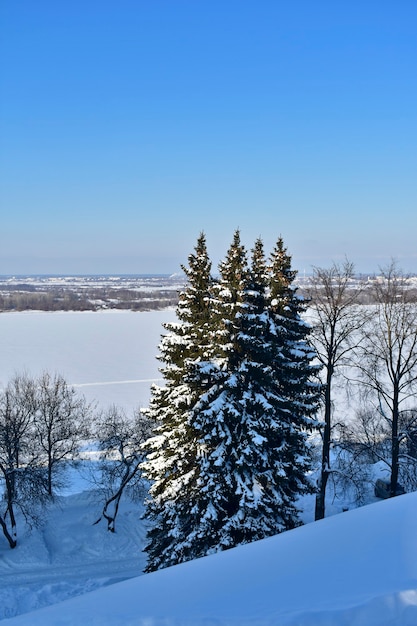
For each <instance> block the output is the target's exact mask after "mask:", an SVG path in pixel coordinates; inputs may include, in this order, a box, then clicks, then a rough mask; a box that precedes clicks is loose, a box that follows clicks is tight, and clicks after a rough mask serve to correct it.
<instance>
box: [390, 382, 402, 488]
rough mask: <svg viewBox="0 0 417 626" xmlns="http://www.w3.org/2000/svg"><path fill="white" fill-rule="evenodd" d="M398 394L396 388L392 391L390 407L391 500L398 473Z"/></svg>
mask: <svg viewBox="0 0 417 626" xmlns="http://www.w3.org/2000/svg"><path fill="white" fill-rule="evenodd" d="M399 412H400V411H399V392H398V389H397V387H395V389H394V398H393V407H392V431H391V485H390V497H391V498H393V497H394V496H395V494H396V491H397V483H398V472H399V456H400V444H399V440H398V418H399Z"/></svg>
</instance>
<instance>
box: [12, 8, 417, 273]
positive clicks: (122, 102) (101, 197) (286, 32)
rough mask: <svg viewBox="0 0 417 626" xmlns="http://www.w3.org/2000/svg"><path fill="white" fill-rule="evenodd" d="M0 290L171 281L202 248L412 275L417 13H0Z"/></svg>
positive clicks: (215, 254) (306, 266) (415, 259)
mask: <svg viewBox="0 0 417 626" xmlns="http://www.w3.org/2000/svg"><path fill="white" fill-rule="evenodd" d="M0 62H1V68H0V70H1V71H0V89H1V93H0V185H1V191H0V194H1V195H0V202H1V225H0V274H8V273H39V272H40V273H100V272H103V273H122V272H123V273H146V272H162V273H165V272H175V271H178V269H179V265H180V263H182V262H185V261H186V259H187V256H188V254H189V253H190V252H191V251H192V249H193V247H194V244H195V241H196V239H197V236H198V234H199V232H200V231H201V230H204V231H205V232H206V235H207V241H208V247H209V252H210V255H211V257H212V259H213V262H214V263H215V264H216V263H217V262H218V260H219V259H220V258H221V257H223V256H224V254H225V252H226V249H227V247H228V245H229V243H230V242H231V240H232V236H233V231H234V230H235V228H236V227H239V228H240V229H241V234H242V239H243V241H244V242H245V243H246V245H247V246H248V248H250V247H251V246H252V244H253V242H254V240H255V239H256V238H257V237H258V236H259V235H260V236H262V237H263V239H264V242H265V246H266V248H267V250H270V249H271V247H272V246H273V244H274V242H275V240H276V239H277V237H278V236H279V235H280V234H281V235H282V236H283V238H284V241H285V243H286V245H287V247H288V250H289V252H290V253H291V254H292V256H293V264H294V267H295V268H296V269H298V270H299V271H300V272H303V271H306V272H308V271H310V270H311V265H322V266H327V265H328V264H330V263H331V262H332V261H333V260H335V261H338V260H342V259H343V258H344V257H345V256H348V258H349V259H350V260H352V261H353V262H355V264H356V267H357V269H358V270H359V271H375V270H377V269H378V266H380V265H384V264H385V263H386V262H388V261H389V260H390V258H391V257H395V258H397V259H398V260H399V263H400V265H401V266H402V267H403V269H404V270H406V271H413V272H417V2H416V1H415V0H397V1H394V0H390V1H386V0H375V1H368V0H349V1H347V0H346V1H340V2H338V1H335V0H329V1H323V0H314V1H313V0H291V1H284V0H252V1H247V0H188V1H186V0H146V1H145V0H36V1H34V0H3V1H2V2H1V4H0Z"/></svg>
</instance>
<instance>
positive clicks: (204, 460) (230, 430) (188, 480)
mask: <svg viewBox="0 0 417 626" xmlns="http://www.w3.org/2000/svg"><path fill="white" fill-rule="evenodd" d="M189 262H190V266H189V268H188V269H185V268H184V269H185V271H186V273H187V276H188V279H189V285H188V287H187V288H186V290H185V291H184V292H183V293H182V294H181V296H180V300H179V305H178V318H179V323H178V325H169V326H168V327H167V329H168V330H169V331H170V333H169V334H168V335H167V336H166V337H164V339H163V341H162V344H161V357H160V358H161V360H162V361H163V363H164V367H163V369H162V370H161V371H162V372H163V374H164V377H165V380H166V385H165V387H162V388H157V387H155V388H154V390H153V397H152V402H151V406H150V413H151V414H152V416H153V417H155V418H156V419H158V420H159V423H160V427H159V429H158V433H157V436H156V437H155V438H153V439H152V440H151V441H150V442H149V443H148V460H147V462H146V463H145V464H144V466H143V470H144V472H145V473H146V475H147V477H148V478H149V479H150V480H152V481H153V486H152V488H151V492H150V495H151V499H150V501H149V503H148V509H147V515H148V517H149V518H150V519H151V520H152V522H153V527H152V529H151V531H150V533H149V543H148V546H147V551H148V555H149V562H148V567H147V570H148V571H152V570H155V569H159V568H160V567H166V566H168V565H173V564H176V563H179V562H182V561H187V560H190V559H193V558H197V557H199V556H203V555H206V554H209V553H211V552H216V551H218V550H222V549H227V548H230V547H233V546H236V545H239V544H242V543H247V542H250V541H253V540H255V539H261V538H262V537H265V536H269V535H272V534H275V533H278V532H280V531H282V530H287V529H289V528H292V527H294V526H297V525H298V524H299V520H298V511H297V509H296V507H295V504H294V501H295V499H296V498H297V496H299V495H300V494H303V493H306V492H308V491H309V490H311V487H310V485H309V482H308V480H307V478H306V473H307V471H308V469H309V468H310V462H309V451H308V446H307V441H306V436H307V431H308V430H311V429H312V428H313V427H314V426H315V421H314V419H313V415H314V413H315V411H316V409H317V403H318V392H319V389H318V386H317V385H316V384H315V383H313V382H312V376H313V374H314V371H315V368H314V367H313V366H312V365H311V360H312V359H313V357H314V352H313V351H312V349H311V347H310V346H309V344H308V343H307V341H306V338H307V335H308V327H307V326H306V324H305V323H304V322H303V321H302V320H301V318H300V312H301V311H302V310H303V305H302V302H301V300H300V299H299V298H298V297H297V295H296V293H295V291H294V289H293V287H292V285H291V283H292V281H293V279H294V276H295V272H292V271H291V269H290V266H291V259H290V257H289V256H288V255H287V254H286V251H285V249H284V248H283V244H282V240H279V242H278V244H277V248H276V250H275V251H274V254H273V257H272V264H271V266H270V267H267V264H266V261H265V258H264V252H263V246H262V242H261V241H260V240H258V241H257V242H256V244H255V247H254V250H253V253H252V263H251V267H250V268H249V267H248V263H247V254H246V251H245V249H244V247H243V245H242V244H241V242H240V235H239V232H238V231H236V233H235V235H234V239H233V242H232V244H231V246H230V248H229V251H228V253H227V255H226V258H225V260H224V261H223V262H222V263H221V264H220V267H219V269H220V279H219V281H213V280H212V279H211V278H210V263H209V260H208V257H207V250H206V246H205V239H204V236H203V235H202V236H201V237H200V239H199V240H198V242H197V247H196V254H195V255H191V256H190V258H189Z"/></svg>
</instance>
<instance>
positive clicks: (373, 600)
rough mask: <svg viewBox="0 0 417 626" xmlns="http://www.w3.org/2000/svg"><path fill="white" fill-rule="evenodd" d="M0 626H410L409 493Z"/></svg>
mask: <svg viewBox="0 0 417 626" xmlns="http://www.w3.org/2000/svg"><path fill="white" fill-rule="evenodd" d="M2 623H3V624H4V625H5V626H6V625H8V624H10V625H13V626H41V625H42V626H48V625H54V626H64V625H65V626H68V625H74V626H75V625H77V626H78V625H81V624H82V625H83V626H89V625H90V626H92V625H100V626H115V625H124V626H128V625H129V626H130V625H131V626H133V625H135V626H191V625H192V626H209V625H210V626H212V625H216V626H237V625H239V626H249V625H250V626H272V625H274V626H276V625H279V626H290V625H292V626H313V625H314V626H334V625H336V624H337V625H338V626H344V625H346V626H347V625H349V626H373V625H375V626H388V625H390V626H393V625H398V626H411V625H415V624H417V493H413V494H408V495H404V496H400V497H398V498H395V499H392V500H387V501H385V502H380V503H377V504H371V505H368V506H366V507H363V508H361V509H356V510H354V511H348V512H346V513H342V514H340V515H337V516H334V517H332V518H328V519H325V520H323V521H320V522H316V523H312V524H308V525H306V526H303V527H301V528H297V529H295V530H293V531H290V532H287V533H284V534H281V535H278V536H276V537H271V538H269V539H265V540H262V541H258V542H256V543H253V544H250V545H246V546H241V547H239V548H235V549H233V550H229V551H227V552H222V553H219V554H215V555H212V556H208V557H205V558H202V559H199V560H196V561H192V562H189V563H185V564H182V565H178V566H175V567H171V568H168V569H165V570H161V571H158V572H155V573H153V574H147V575H144V576H140V577H138V578H133V579H131V580H128V581H124V582H122V583H118V584H114V585H112V586H109V587H106V588H103V589H99V590H97V591H93V592H91V593H87V594H85V595H83V596H79V597H77V598H73V599H71V600H68V601H65V602H62V603H60V604H56V605H54V606H50V607H47V608H44V609H41V610H38V611H34V612H32V613H28V614H26V615H20V616H18V617H15V618H13V619H7V620H4V621H3V622H2Z"/></svg>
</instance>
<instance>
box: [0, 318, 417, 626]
mask: <svg viewBox="0 0 417 626" xmlns="http://www.w3.org/2000/svg"><path fill="white" fill-rule="evenodd" d="M174 319H175V313H174V311H154V312H150V313H131V312H119V311H109V312H105V313H92V312H88V313H37V312H33V313H11V314H8V313H2V314H1V315H0V345H1V346H2V358H1V359H0V386H1V385H3V384H5V383H6V382H7V380H9V379H10V378H11V376H12V375H13V373H14V372H15V371H19V372H20V371H22V370H27V371H28V372H29V373H30V374H33V375H37V374H38V373H40V372H41V371H43V370H44V369H47V370H48V371H50V372H54V371H58V372H59V373H62V374H63V375H64V376H65V377H66V379H67V380H68V382H70V383H74V384H77V385H79V386H80V391H82V392H83V393H86V392H88V393H86V395H87V398H88V399H91V400H98V401H99V404H100V405H102V406H106V405H107V404H109V403H116V404H121V405H122V406H124V407H125V408H126V409H127V410H128V409H130V408H133V407H136V406H138V404H139V405H144V404H145V405H146V403H147V400H148V396H149V387H150V383H149V380H150V379H152V380H153V379H154V378H158V377H159V373H158V362H157V361H156V359H155V355H156V354H157V352H158V350H157V345H158V343H159V338H160V334H161V333H163V332H164V330H163V328H162V326H161V324H162V322H170V321H173V320H174ZM132 381H136V382H132ZM138 381H143V382H138ZM145 381H148V382H145ZM85 458H86V459H87V458H88V451H86V454H85ZM91 458H92V460H91V461H87V460H86V461H85V462H84V463H83V465H82V466H81V471H77V470H76V469H75V468H74V467H72V466H70V467H69V472H70V478H71V480H70V482H69V484H68V487H67V488H66V490H65V491H63V492H62V493H61V495H60V497H59V498H58V499H57V501H56V503H54V504H53V505H52V506H51V508H50V510H49V512H48V515H47V516H46V522H45V524H44V525H43V526H40V527H39V528H34V529H33V530H32V531H29V529H27V528H26V527H25V526H24V523H23V521H22V520H21V519H19V520H18V546H17V548H16V549H15V550H10V548H9V547H8V545H7V542H6V540H5V539H4V538H3V536H2V535H0V620H2V621H1V623H2V624H3V623H4V624H5V625H6V624H15V625H16V626H18V625H19V624H20V625H22V626H23V625H26V626H29V625H31V626H32V625H33V626H36V625H40V624H42V625H45V626H51V625H54V626H55V625H56V626H59V625H62V626H64V625H70V624H71V625H74V626H75V625H77V626H78V625H83V626H84V625H86V626H89V625H91V626H93V625H104V626H115V625H132V626H133V625H135V626H237V625H239V626H249V625H250V626H272V625H274V626H335V625H337V626H339V625H340V626H377V625H378V626H411V625H417V493H416V494H408V495H405V496H400V497H397V498H394V499H392V500H388V501H386V502H378V503H374V504H370V505H368V506H366V507H362V508H361V509H356V510H353V511H347V512H343V513H340V514H338V515H337V514H335V513H339V512H340V511H341V510H342V508H343V507H344V506H345V505H346V506H348V507H349V508H351V507H352V502H351V501H349V500H347V501H346V502H344V501H340V500H339V501H336V502H335V503H332V502H331V501H329V502H328V504H327V506H326V510H327V511H328V514H331V515H332V517H328V518H327V519H325V520H323V521H321V522H315V523H307V524H306V525H305V526H303V527H301V528H298V529H296V530H294V531H290V532H287V533H283V534H281V535H278V536H276V537H273V538H269V539H266V540H263V541H259V542H256V543H253V544H251V545H246V546H242V547H239V548H235V549H232V550H229V551H227V552H223V553H219V554H215V555H212V556H209V557H205V558H203V559H199V560H197V561H193V562H189V563H185V564H182V565H179V566H176V567H172V568H168V569H166V570H162V571H159V572H155V573H153V574H146V575H142V574H141V572H142V571H143V568H144V565H145V562H146V556H145V554H144V553H143V552H142V550H143V546H144V543H145V533H146V527H145V524H144V522H143V521H142V520H141V519H140V516H141V513H142V507H141V506H140V505H139V504H138V505H135V504H132V503H131V502H129V501H127V500H125V501H122V504H121V509H120V512H119V516H118V519H117V522H116V533H114V534H113V533H109V532H107V530H106V526H105V524H104V523H103V522H101V523H100V524H98V525H93V522H94V521H95V520H96V519H97V518H98V517H99V514H100V501H99V499H97V497H96V496H95V494H94V491H93V490H92V489H93V488H92V485H91V484H90V483H89V482H88V480H87V478H88V472H87V469H86V468H87V467H88V463H94V454H93V453H92V454H91ZM376 469H377V468H375V471H376ZM381 471H382V470H381ZM368 500H369V501H372V500H375V498H373V497H372V496H371V495H370V494H369V497H368ZM301 506H302V508H303V513H302V519H303V520H304V521H305V522H311V520H312V517H313V506H314V500H313V498H312V497H311V496H306V497H304V498H303V499H302V501H301ZM120 581H122V582H120Z"/></svg>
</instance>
